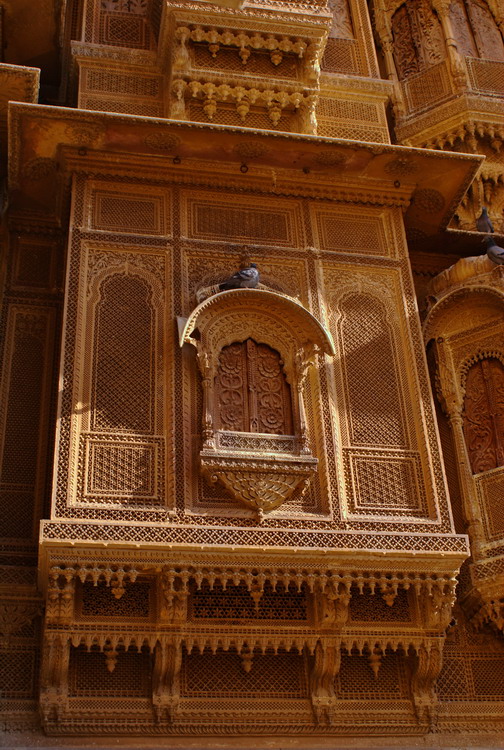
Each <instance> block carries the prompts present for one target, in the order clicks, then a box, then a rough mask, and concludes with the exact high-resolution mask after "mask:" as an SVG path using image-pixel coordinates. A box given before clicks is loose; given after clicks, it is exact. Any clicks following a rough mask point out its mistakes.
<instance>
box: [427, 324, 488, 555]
mask: <svg viewBox="0 0 504 750" xmlns="http://www.w3.org/2000/svg"><path fill="white" fill-rule="evenodd" d="M435 356H436V363H437V390H438V398H439V401H440V403H441V406H442V408H443V411H444V412H445V414H446V415H447V417H448V422H449V424H450V428H451V430H452V434H453V440H454V444H455V452H456V455H457V462H456V464H457V473H458V479H459V484H460V490H461V495H462V503H463V508H464V516H465V519H466V522H467V526H468V528H467V531H468V534H469V536H470V538H471V547H472V551H473V553H474V554H475V555H477V554H478V551H479V550H480V548H481V544H483V543H484V541H485V538H484V534H483V524H482V522H481V518H480V512H479V507H478V501H477V498H476V492H475V487H474V481H473V476H472V470H471V463H470V460H469V455H468V453H467V446H466V442H465V437H464V425H463V419H462V408H463V397H464V394H463V392H462V389H461V387H460V385H459V384H458V383H457V381H456V375H455V371H454V366H453V361H452V358H451V354H450V352H449V349H448V346H447V345H446V342H445V341H444V340H443V339H442V338H439V339H438V340H437V341H436V344H435Z"/></svg>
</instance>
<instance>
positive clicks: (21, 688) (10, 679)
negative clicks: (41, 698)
mask: <svg viewBox="0 0 504 750" xmlns="http://www.w3.org/2000/svg"><path fill="white" fill-rule="evenodd" d="M37 673H38V658H37V652H36V651H35V650H25V651H22V650H19V651H18V650H16V648H15V647H12V648H10V649H9V651H0V685H1V686H2V687H1V698H18V699H29V698H35V695H36V689H37Z"/></svg>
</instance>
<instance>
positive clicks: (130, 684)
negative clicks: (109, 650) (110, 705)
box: [69, 648, 152, 698]
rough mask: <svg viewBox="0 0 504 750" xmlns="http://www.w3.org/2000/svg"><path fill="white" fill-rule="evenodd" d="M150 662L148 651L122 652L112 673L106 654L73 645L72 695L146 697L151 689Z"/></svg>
mask: <svg viewBox="0 0 504 750" xmlns="http://www.w3.org/2000/svg"><path fill="white" fill-rule="evenodd" d="M151 661H152V657H151V655H150V654H148V653H137V652H136V651H127V652H119V655H118V658H117V663H116V666H115V669H114V671H113V672H110V671H109V670H108V669H107V664H106V660H105V656H104V654H102V653H101V652H97V651H91V652H89V653H88V652H87V651H83V650H81V649H74V648H72V650H71V653H70V670H69V695H70V696H76V697H78V696H81V697H84V696H87V697H90V698H91V697H92V698H99V697H109V696H110V697H114V698H144V697H147V696H148V695H149V693H150V691H151V690H152V687H151Z"/></svg>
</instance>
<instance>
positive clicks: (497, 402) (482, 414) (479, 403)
mask: <svg viewBox="0 0 504 750" xmlns="http://www.w3.org/2000/svg"><path fill="white" fill-rule="evenodd" d="M464 435H465V439H466V443H467V449H468V452H469V457H470V460H471V466H472V470H473V473H475V474H479V473H480V472H482V471H489V470H490V469H495V468H496V467H497V466H502V465H504V365H503V364H502V362H500V360H498V359H496V358H494V357H490V358H488V359H483V360H480V361H478V362H475V363H474V365H472V367H471V369H470V370H469V372H468V373H467V379H466V394H465V400H464Z"/></svg>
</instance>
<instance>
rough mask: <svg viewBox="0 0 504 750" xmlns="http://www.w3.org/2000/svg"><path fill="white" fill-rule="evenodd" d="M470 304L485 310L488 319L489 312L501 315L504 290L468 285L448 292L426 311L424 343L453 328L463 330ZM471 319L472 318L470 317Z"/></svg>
mask: <svg viewBox="0 0 504 750" xmlns="http://www.w3.org/2000/svg"><path fill="white" fill-rule="evenodd" d="M470 307H473V308H474V309H478V308H479V310H480V313H483V311H484V310H485V311H486V313H488V315H486V317H488V319H490V318H491V317H492V314H494V315H495V317H497V316H498V315H499V314H500V315H504V292H503V291H501V290H500V289H496V288H494V287H490V286H478V287H474V286H470V287H463V288H459V289H455V290H454V291H453V292H450V293H449V294H447V295H446V296H444V297H443V298H442V299H440V300H439V301H438V302H436V304H435V305H433V307H432V308H431V309H430V310H429V313H428V315H427V317H426V319H425V321H424V324H423V334H424V342H425V344H426V345H427V344H428V342H429V341H431V340H432V339H436V338H438V337H439V336H447V335H449V334H450V333H454V332H455V330H456V329H459V330H467V328H468V327H469V326H468V325H467V320H464V319H463V317H462V315H463V316H464V317H465V318H467V317H468V316H469V315H470ZM472 319H473V321H475V319H474V317H473V316H472Z"/></svg>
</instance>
